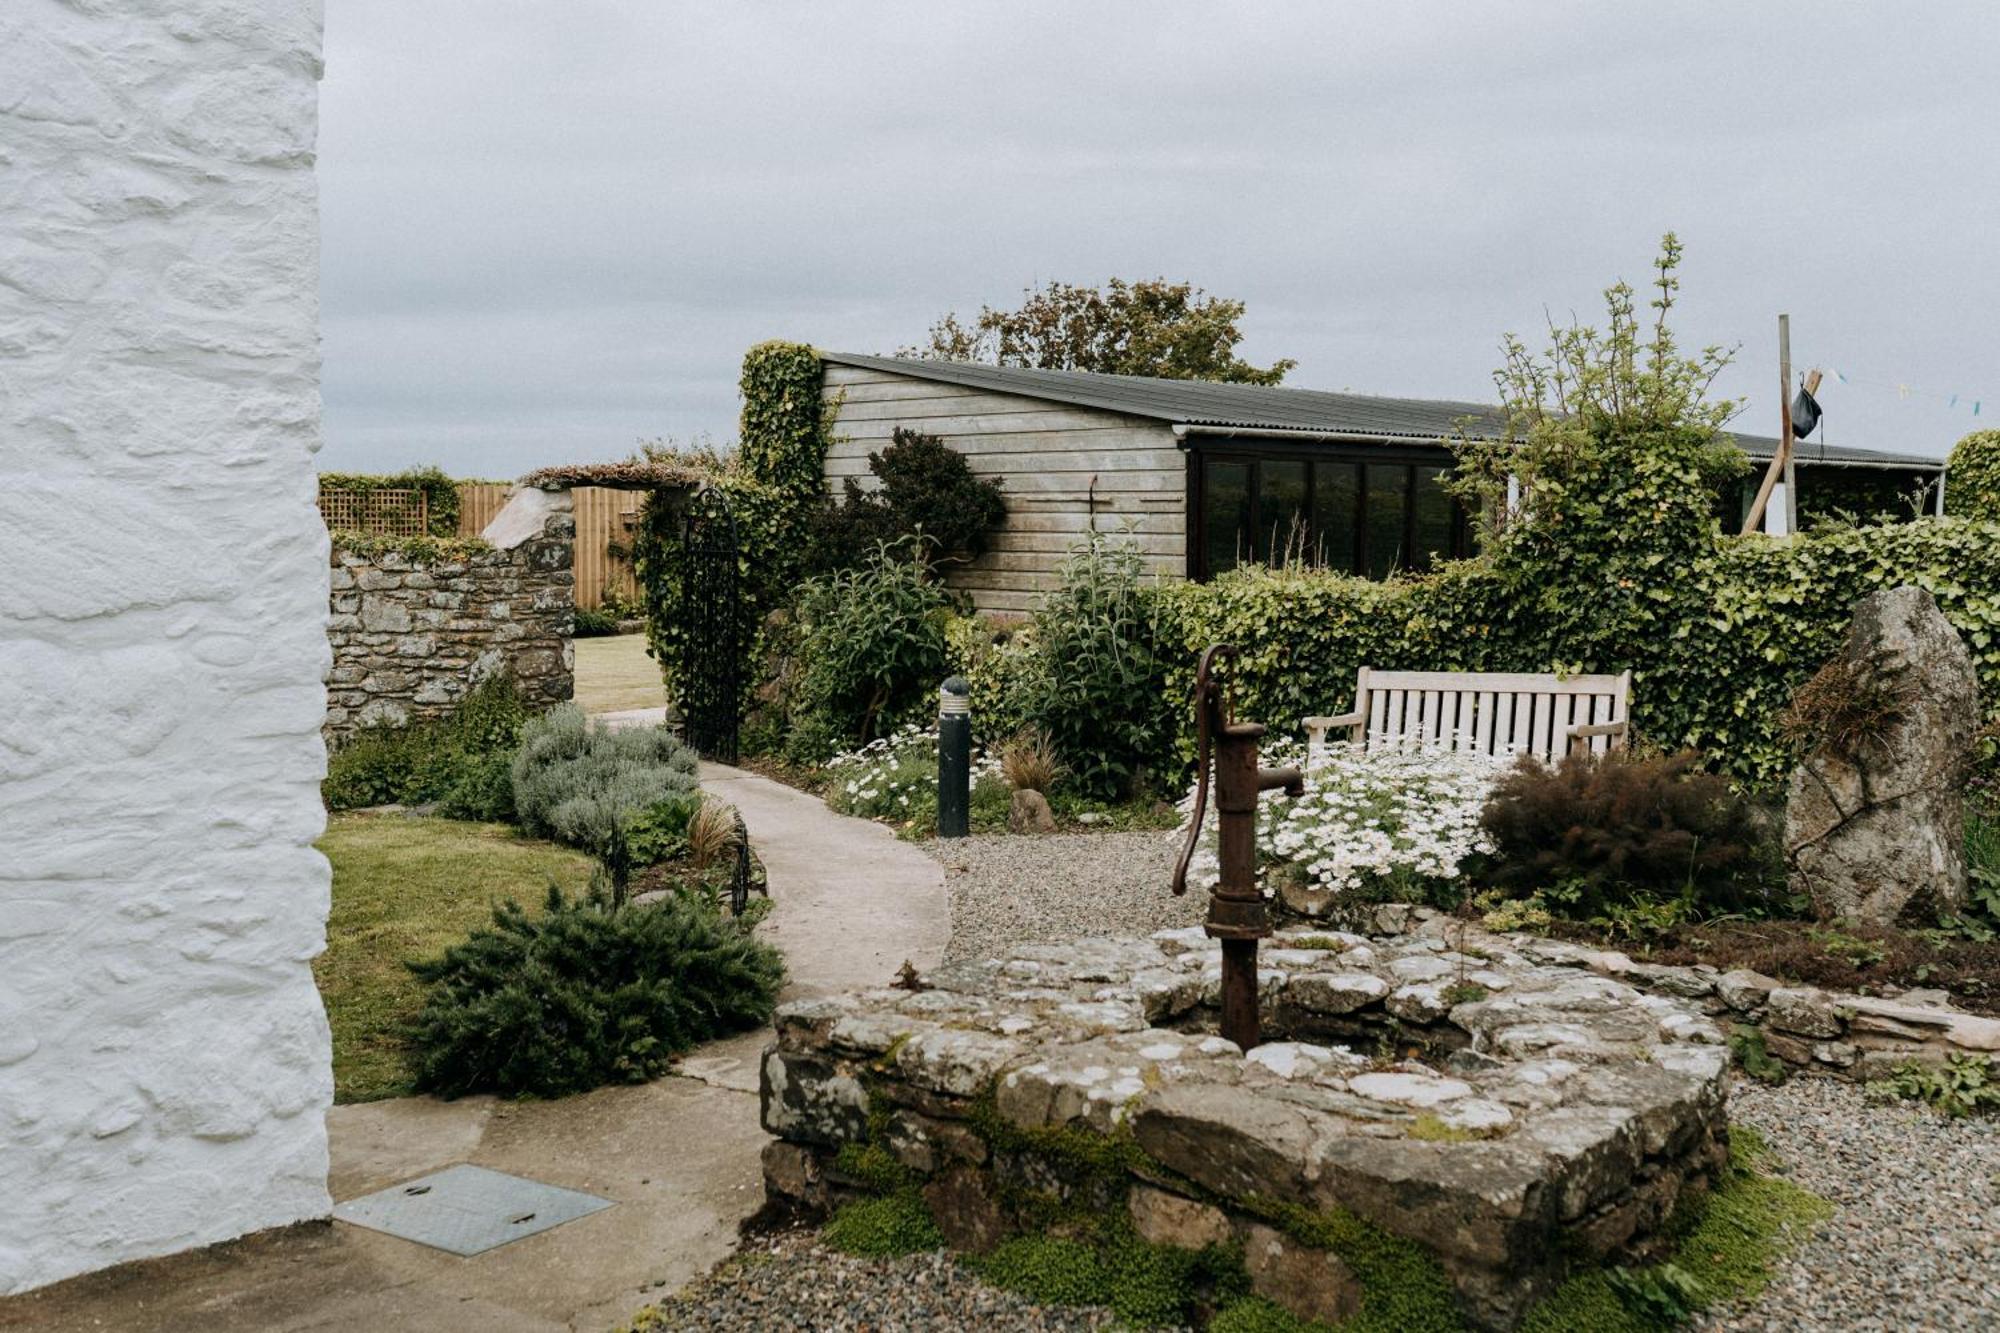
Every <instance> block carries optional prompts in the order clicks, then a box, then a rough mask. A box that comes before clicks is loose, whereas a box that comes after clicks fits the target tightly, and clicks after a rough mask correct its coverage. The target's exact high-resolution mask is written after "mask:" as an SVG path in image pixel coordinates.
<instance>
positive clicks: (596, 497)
mask: <svg viewBox="0 0 2000 1333" xmlns="http://www.w3.org/2000/svg"><path fill="white" fill-rule="evenodd" d="M570 497H571V499H572V500H574V502H575V504H576V604H577V605H578V606H581V607H597V606H602V605H603V604H604V590H605V589H606V588H610V589H611V590H612V591H613V592H615V593H616V594H617V595H618V596H620V597H622V598H624V599H625V600H627V601H637V600H638V598H639V581H638V579H637V578H636V577H634V575H633V572H632V561H631V559H630V557H628V556H614V555H613V554H611V550H610V548H611V547H612V546H613V545H614V544H615V545H617V547H618V548H619V549H620V550H622V551H629V550H631V549H632V537H633V533H634V530H635V529H636V528H637V526H638V522H639V506H640V505H641V504H642V503H644V502H645V499H646V494H645V492H644V491H621V490H613V489H611V488H609V487H605V486H579V487H577V488H576V489H575V490H573V491H571V492H570Z"/></svg>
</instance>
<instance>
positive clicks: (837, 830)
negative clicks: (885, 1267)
mask: <svg viewBox="0 0 2000 1333" xmlns="http://www.w3.org/2000/svg"><path fill="white" fill-rule="evenodd" d="M702 786H703V787H704V788H705V789H707V790H709V791H711V792H713V793H715V794H716V795H717V796H719V797H721V798H722V799H724V800H726V801H728V802H730V803H731V804H732V805H735V806H736V807H737V809H738V810H740V811H741V812H742V814H743V820H744V823H745V824H746V825H747V826H748V827H749V829H750V838H751V842H752V843H753V844H754V845H755V846H756V848H757V853H758V855H759V856H760V857H762V858H763V860H764V865H765V869H766V871H767V872H768V874H769V876H770V885H771V899H772V910H771V915H770V916H769V917H767V918H766V919H765V922H764V925H763V926H762V927H761V928H760V934H762V935H763V936H764V937H765V938H767V939H769V940H770V941H771V942H772V943H774V944H776V945H777V946H778V947H779V948H780V949H782V950H783V951H784V953H785V956H786V962H787V964H788V966H789V968H790V970H791V979H790V981H789V983H788V984H787V986H786V996H787V998H790V997H793V996H801V995H816V994H822V993H825V992H828V991H834V990H843V989H848V988H852V987H857V986H870V985H881V984H883V983H885V982H887V981H889V980H890V979H891V978H892V977H893V976H894V975H895V972H896V970H897V969H898V968H900V967H901V966H902V964H903V961H904V960H905V959H909V960H910V961H912V962H914V963H915V964H916V965H917V966H918V967H919V968H920V969H922V968H929V967H934V966H936V964H937V963H938V961H939V960H940V959H941V958H942V957H943V954H944V947H945V944H946V941H947V939H948V938H949V935H950V930H951V922H950V911H949V900H948V898H947V896H946V891H945V887H944V877H943V871H942V869H941V868H940V867H939V865H938V863H937V862H935V861H933V860H931V858H929V857H927V856H925V855H924V854H923V853H921V852H919V851H917V850H916V849H915V848H913V847H910V846H907V845H905V844H903V843H900V842H898V841H897V840H896V838H895V836H894V835H893V834H891V833H890V832H889V831H888V830H887V829H885V828H883V827H882V826H880V825H878V824H872V823H868V822H865V821H863V820H857V819H849V818H846V817H844V816H840V815H836V814H834V813H833V812H831V811H830V810H828V809H827V808H826V806H825V805H824V804H823V803H822V802H820V801H819V800H818V799H817V798H816V797H812V796H808V795H806V794H804V793H803V792H798V791H794V790H793V789H792V788H789V787H786V786H783V785H782V784H779V783H776V782H772V781H770V780H768V779H765V778H760V777H757V776H755V775H753V774H749V773H745V772H742V771H741V770H738V769H733V768H724V767H721V766H719V765H711V764H704V765H703V766H702ZM768 1040H769V1035H768V1033H766V1032H763V1031H758V1032H751V1033H745V1034H743V1035H742V1036H739V1037H735V1038H731V1039H730V1040H727V1041H721V1042H715V1043H712V1044H711V1045H708V1046H705V1047H702V1048H701V1049H700V1050H698V1051H695V1052H693V1053H691V1054H690V1055H689V1056H688V1057H687V1058H686V1059H684V1060H683V1061H682V1062H681V1063H680V1065H679V1066H678V1071H677V1073H676V1074H675V1075H671V1076H669V1077H667V1078H663V1079H659V1080H657V1081H655V1082H652V1083H648V1084H643V1085H641V1086H638V1087H627V1088H600V1089H598V1090H597V1091H596V1092H591V1093H586V1094H584V1095H582V1096H578V1097H565V1098H562V1099H561V1100H559V1101H552V1102H506V1101H499V1100H497V1099H495V1098H492V1097H467V1098H463V1099H461V1100H459V1101H456V1102H443V1101H438V1100H436V1099H434V1098H429V1097H408V1098H400V1099H397V1100H395V1101H386V1102H372V1103H366V1104H362V1105H357V1106H337V1107H335V1108H333V1110H332V1111H331V1112H330V1113H329V1114H328V1116H327V1129H328V1134H329V1137H330V1138H331V1140H332V1156H333V1167H332V1174H331V1178H330V1184H331V1188H332V1191H333V1197H334V1198H335V1199H337V1200H345V1199H351V1198H354V1197H355V1196H357V1195H361V1194H367V1193H370V1192H371V1191H374V1190H377V1189H381V1188H383V1187H384V1186H387V1185H392V1184H395V1183H397V1182H398V1181H403V1180H408V1179H410V1178H411V1177H413V1176H418V1175H423V1174H425V1173H427V1172H431V1171H435V1170H438V1169H440V1168H442V1167H446V1166H450V1165H453V1164H454V1163H458V1162H473V1163H477V1164H478V1165H481V1166H487V1167H492V1168H493V1169H495V1170H499V1171H511V1172H514V1173H516V1174H518V1175H524V1176H530V1177H533V1178H534V1179H537V1180H542V1181H547V1182H548V1183H550V1184H554V1185H562V1186H566V1187H568V1188H571V1189H580V1190H587V1191H589V1192H591V1193H593V1194H598V1195H602V1196H603V1197H605V1198H609V1199H612V1200H614V1201H615V1202H616V1204H617V1206H616V1207H614V1208H607V1209H605V1210H604V1211H602V1212H599V1213H595V1214H592V1215H591V1216H589V1217H584V1218H580V1219H578V1220H577V1221H574V1222H570V1223H567V1224H565V1225H563V1226H559V1227H556V1228H554V1229H552V1230H549V1231H545V1232H542V1233H540V1234H539V1235H535V1236H530V1237H528V1238H526V1239H524V1240H519V1241H515V1242H514V1243H512V1244H510V1245H503V1246H501V1247H500V1248H499V1249H497V1250H489V1251H487V1252H486V1253H485V1254H482V1255H475V1256H473V1257H471V1258H459V1257H457V1256H454V1255H449V1254H445V1253H443V1252H442V1251H438V1250H431V1249H427V1248H425V1247H424V1246H421V1245H416V1244H412V1243H410V1242H408V1241H401V1240H397V1239H395V1238H393V1237H390V1236H385V1235H381V1234H379V1233H376V1232H372V1231H366V1230H363V1229H362V1228H359V1227H353V1226H348V1225H346V1224H344V1223H333V1224H325V1223H311V1224H307V1225H304V1226H298V1227H290V1228H286V1229H284V1230H282V1231H276V1232H267V1233H264V1234H262V1235H258V1236H254V1237H251V1238H250V1239H248V1240H244V1241H237V1242H232V1243H230V1244H226V1245H218V1246H212V1247H210V1248H209V1249H206V1250H198V1251H195V1252H193V1253H190V1254H184V1255H176V1256H173V1257H171V1258H167V1259H159V1260H153V1261H150V1262H147V1263H140V1264H128V1265H125V1266H123V1267H120V1268H116V1269H112V1270H109V1271H107V1272H104V1273H97V1274H92V1275H90V1276H87V1277H82V1278H77V1279H74V1280H72V1281H70V1282H66V1283H61V1284H59V1285H57V1286H54V1287H49V1288H45V1289H43V1290H42V1291H40V1292H33V1293H30V1294H29V1295H27V1296H19V1297H13V1298H10V1299H4V1300H0V1329H13V1328H36V1329H64V1330H67V1329H108V1328H115V1329H118V1330H120V1331H121V1333H169V1331H170V1330H171V1331H173V1333H179V1330H184V1329H193V1328H199V1329H203V1330H213V1331H214V1333H252V1331H253V1330H255V1331H257V1333H262V1331H263V1330H348V1329H353V1330H363V1329H366V1330H401V1329H423V1330H438V1329H457V1328H479V1329H481V1330H488V1331H491V1333H516V1331H517V1330H518V1331H520V1333H547V1331H549V1330H567V1329H588V1330H602V1329H607V1328H611V1327H614V1326H616V1325H617V1324H619V1323H622V1322H623V1321H625V1320H626V1319H628V1318H629V1317H630V1316H631V1314H632V1313H633V1312H634V1311H635V1310H637V1309H638V1308H639V1307H641V1306H643V1305H647V1304H649V1303H651V1302H653V1301H656V1300H658V1299H660V1298H661V1297H662V1296H664V1295H665V1294H666V1293H668V1292H670V1291H672V1290H673V1289H674V1288H677V1287H679V1286H681V1285H682V1284H683V1283H685V1282H687V1281H689V1280H690V1279H692V1278H694V1277H696V1276H699V1275H700V1274H702V1273H704V1272H706V1271H707V1270H708V1269H709V1268H711V1267H713V1266H714V1265H715V1264H716V1263H717V1262H719V1261H720V1260H722V1259H724V1258H726V1257H727V1256H728V1255H729V1254H730V1252H731V1251H732V1250H734V1249H735V1244H736V1232H737V1227H738V1226H739V1225H740V1224H741V1223H742V1221H743V1220H744V1219H745V1218H747V1217H749V1216H750V1215H751V1214H752V1213H754V1212H756V1210H757V1209H758V1207H759V1206H760V1205H761V1204H762V1203H763V1183H762V1174H761V1170H760V1164H759V1161H758V1156H759V1154H760V1153H761V1152H762V1150H763V1146H764V1144H765V1142H766V1136H765V1134H764V1132H763V1130H762V1129H761V1128H759V1127H758V1123H757V1098H756V1093H757V1065H758V1057H759V1055H760V1053H761V1052H762V1050H763V1048H764V1046H765V1045H766V1044H767V1042H768Z"/></svg>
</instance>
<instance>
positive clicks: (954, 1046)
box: [762, 917, 1728, 1328]
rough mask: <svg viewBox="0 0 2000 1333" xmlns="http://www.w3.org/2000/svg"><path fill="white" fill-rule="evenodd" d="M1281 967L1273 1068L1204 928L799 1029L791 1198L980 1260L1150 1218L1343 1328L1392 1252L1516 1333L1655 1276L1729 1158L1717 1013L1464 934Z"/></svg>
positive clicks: (819, 1014)
mask: <svg viewBox="0 0 2000 1333" xmlns="http://www.w3.org/2000/svg"><path fill="white" fill-rule="evenodd" d="M1469 939H1476V942H1468V941H1469ZM1459 945H1463V946H1465V950H1466V951H1463V952H1462V951H1460V948H1459V947H1456V946H1459ZM1259 962H1260V965H1261V966H1260V974H1259V991H1260V997H1261V1001H1262V1009H1263V1015H1264V1032H1265V1037H1266V1041H1265V1044H1263V1045H1261V1046H1259V1047H1257V1048H1256V1049H1254V1050H1252V1051H1250V1052H1249V1053H1248V1054H1247V1055H1246V1054H1245V1053H1244V1052H1242V1051H1241V1050H1239V1049H1238V1048H1237V1047H1236V1046H1235V1045H1234V1044H1233V1043H1230V1042H1228V1041H1225V1040H1223V1039H1222V1038H1221V1037H1218V1036H1215V1035H1214V1027H1215V1017H1216V1013H1215V1006H1216V1005H1217V1003H1218V1001H1219V989H1220V981H1221V950H1220V948H1219V946H1218V945H1217V944H1216V943H1215V942H1214V941H1212V940H1209V939H1207V938H1206V937H1205V936H1204V935H1203V933H1202V931H1201V930H1200V929H1199V928H1194V929H1188V930H1175V931H1164V932H1161V933H1160V934H1158V935H1155V936H1153V937H1152V938H1150V939H1129V938H1127V939H1090V940H1080V941H1077V942H1075V943H1073V944H1063V945H1030V946H1023V947H1021V948H1019V949H1017V950H1015V951H1014V952H1013V953H1012V954H1011V955H1010V956H1009V957H1006V958H1002V959H995V960H992V961H987V962H980V963H972V964H961V965H955V966H951V967H947V968H943V969H940V970H939V971H938V972H937V973H936V974H935V975H933V976H931V977H928V978H926V980H927V982H928V983H929V986H928V988H927V989H922V990H908V989H893V988H891V989H882V990H874V991H867V992H861V993H858V994H850V995H842V996H835V997H831V998H825V999H815V1000H805V1001H800V1002H797V1003H793V1004H788V1005H785V1006H783V1007H782V1008H781V1009H780V1010H779V1012H778V1016H777V1030H778V1040H777V1042H776V1043H775V1044H774V1045H773V1046H771V1047H770V1048H769V1050H767V1051H766V1053H765V1057H764V1066H763V1097H762V1102H763V1117H764V1126H765V1128H766V1129H768V1130H769V1131H770V1132H771V1133H772V1134H774V1135H776V1136H777V1137H778V1140H779V1141H778V1142H777V1143H774V1144H772V1145H770V1147H769V1148H768V1149H767V1151H766V1155H765V1168H766V1169H765V1176H766V1185H767V1190H768V1192H769V1193H770V1195H771V1196H772V1199H773V1202H774V1203H778V1204H781V1205H782V1206H785V1207H788V1208H794V1209H798V1208H803V1209H806V1210H815V1211H816V1210H823V1209H826V1208H828V1207H830V1206H833V1205H836V1204H838V1203H840V1202H842V1201H843V1200H844V1199H846V1198H848V1197H851V1196H854V1195H858V1194H865V1193H869V1192H880V1191H883V1190H909V1189H914V1190H918V1191H920V1192H921V1194H922V1197H923V1198H924V1200H925V1202H926V1204H927V1206H928V1207H929V1209H930V1211H931V1212H932V1214H933V1216H934V1218H935V1220H936V1221H937V1223H938V1225H939V1227H940V1228H941V1229H942V1230H943V1232H944V1233H945V1235H946V1237H947V1238H948V1239H949V1240H950V1241H951V1243H952V1244H954V1245H955V1246H958V1247H960V1248H964V1249H972V1250H983V1249H987V1248H990V1247H991V1246H993V1245H994V1244H996V1243H998V1242H999V1241H1000V1240H1002V1239H1003V1238H1004V1237H1006V1236H1007V1235H1008V1234H1010V1233H1012V1232H1015V1231H1020V1230H1036V1229H1041V1228H1044V1227H1046V1226H1047V1225H1048V1218H1049V1216H1051V1214H1052V1212H1053V1213H1055V1214H1057V1215H1060V1213H1061V1211H1062V1210H1063V1209H1064V1208H1070V1209H1072V1210H1080V1211H1081V1213H1082V1215H1085V1216H1096V1217H1100V1218H1101V1217H1102V1216H1103V1215H1105V1213H1106V1210H1108V1209H1111V1208H1122V1209H1124V1210H1125V1211H1126V1212H1127V1214H1128V1215H1129V1217H1130V1219H1131V1222H1132V1224H1133V1226H1134V1227H1135V1228H1136V1230H1137V1232H1138V1234H1139V1235H1140V1236H1141V1237H1143V1238H1144V1239H1145V1240H1147V1241H1150V1242H1153V1243H1156V1244H1167V1245H1180V1246H1185V1247H1189V1248H1199V1247H1201V1246H1203V1245H1207V1244H1211V1243H1218V1242H1219V1243H1233V1244H1237V1245H1240V1246H1241V1247H1242V1250H1243V1253H1244V1258H1245V1265H1246V1267H1247V1268H1248V1270H1249V1273H1250V1277H1251V1280H1252V1283H1253V1286H1254V1287H1255V1289H1256V1290H1257V1292H1258V1293H1259V1294H1261V1295H1264V1296H1266V1297H1268V1298H1269V1299H1272V1300H1274V1301H1277V1302H1278V1303H1279V1304H1281V1305H1283V1306H1285V1307H1286V1308H1287V1309H1289V1310H1291V1311H1292V1312H1293V1313H1295V1314H1297V1315H1299V1316H1301V1317H1303V1318H1312V1319H1322V1320H1333V1319H1338V1318H1344V1317H1346V1316H1347V1315H1350V1314H1352V1313H1353V1312H1354V1311H1355V1310H1357V1309H1359V1308H1360V1307H1361V1306H1362V1305H1363V1304H1364V1303H1366V1302H1367V1301H1368V1300H1369V1299H1370V1297H1371V1293H1370V1291H1369V1289H1368V1286H1367V1282H1366V1281H1365V1277H1366V1273H1365V1272H1364V1271H1361V1270H1366V1269H1367V1268H1368V1267H1369V1266H1368V1265H1367V1264H1365V1263H1362V1264H1356V1263H1353V1262H1350V1259H1353V1258H1355V1257H1356V1256H1355V1255H1354V1254H1353V1253H1351V1252H1350V1253H1347V1254H1343V1252H1342V1243H1341V1242H1339V1241H1338V1239H1336V1238H1338V1237H1343V1236H1345V1237H1349V1238H1350V1243H1351V1238H1352V1237H1353V1236H1356V1235H1363V1236H1368V1237H1373V1238H1375V1239H1376V1240H1379V1241H1383V1242H1388V1243H1390V1244H1391V1245H1392V1247H1393V1246H1396V1245H1397V1243H1400V1248H1399V1250H1398V1252H1401V1253H1406V1254H1408V1253H1413V1252H1414V1253H1417V1255H1418V1258H1419V1260H1420V1261H1421V1263H1422V1264H1424V1265H1434V1268H1432V1269H1430V1271H1433V1272H1441V1273H1442V1275H1443V1277H1444V1278H1445V1279H1446V1280H1447V1281H1448V1283H1449V1290H1450V1291H1451V1292H1452V1293H1453V1295H1454V1298H1455V1300H1456V1301H1457V1303H1458V1306H1459V1311H1460V1313H1461V1315H1462V1316H1463V1317H1464V1318H1465V1319H1466V1320H1467V1321H1468V1322H1470V1323H1471V1324H1473V1325H1474V1326H1476V1327H1485V1328H1507V1327H1511V1326H1512V1325H1513V1324H1514V1323H1515V1322H1517V1321H1518V1320H1519V1319H1520V1317H1521V1316H1522V1314H1523V1313H1525V1311H1526V1310H1527V1309H1528V1308H1529V1307H1530V1306H1531V1305H1532V1304H1533V1302H1534V1301H1535V1300H1536V1299H1538V1298H1539V1297H1541V1296H1543V1295H1545V1294H1547V1292H1549V1291H1550V1290H1552V1289H1553V1288H1554V1286H1555V1285H1556V1284H1557V1283H1559V1281H1560V1280H1561V1278H1562V1276H1563V1274H1564V1272H1565V1271H1566V1266H1568V1265H1574V1264H1575V1263H1578V1262H1590V1261H1614V1262H1615V1261H1621V1260H1624V1259H1626V1258H1636V1257H1644V1256H1645V1255H1646V1253H1647V1252H1648V1250H1649V1248H1650V1247H1651V1246H1653V1244H1654V1243H1655V1242H1656V1241H1657V1240H1658V1239H1659V1238H1660V1236H1661V1232H1662V1226H1663V1223H1664V1222H1665V1220H1666V1219H1667V1217H1668V1216H1669V1215H1670V1214H1671V1212H1672V1211H1673V1209H1674V1207H1675V1205H1676V1203H1677V1202H1679V1201H1680V1200H1682V1199H1683V1198H1684V1197H1686V1196H1688V1195H1689V1194H1690V1192H1691V1191H1697V1190H1701V1189H1705V1188H1706V1187H1707V1184H1708V1182H1709V1180H1710V1178H1711V1176H1712V1175H1713V1173H1714V1172H1715V1171H1717V1170H1718V1169H1719V1168H1720V1167H1721V1166H1722V1165H1723V1163H1724V1161H1725V1160H1726V1156H1727V1148H1726V1144H1727V1125H1726V1121H1725V1119H1724V1113H1723V1101H1724V1092H1725V1090H1726V1087H1727V1079H1728V1058H1727V1052H1726V1049H1725V1047H1724V1045H1723V1036H1722V1033H1721V1032H1720V1030H1718V1028H1717V1027H1716V1026H1715V1024H1714V1023H1713V1022H1711V1021H1710V1020H1709V1019H1708V1018H1707V1017H1705V1016H1704V1015H1703V1014H1702V1013H1700V1012H1699V1011H1698V1010H1697V1009H1695V1008H1694V1007H1692V1006H1691V1005H1690V1004H1689V1003H1688V1002H1686V1001H1682V1000H1678V999H1674V998H1669V997H1663V996H1658V995H1649V994H1645V993H1642V992H1641V991H1639V990H1637V989H1635V988H1633V987H1632V986H1629V985H1626V984H1625V983H1623V982H1620V981H1617V980H1614V979H1611V978H1608V977H1604V976H1598V975H1593V974H1591V973H1588V972H1584V971H1580V970H1578V969H1577V968H1574V967H1569V966H1559V965H1557V966H1550V965H1543V964H1539V963H1537V962H1535V961H1534V960H1532V959H1531V958H1529V957H1527V956H1526V955H1524V954H1523V953H1520V952H1518V951H1516V950H1515V949H1514V948H1513V947H1512V946H1511V945H1510V944H1509V943H1508V942H1507V941H1505V940H1501V939H1498V938H1497V937H1494V936H1491V935H1487V934H1484V933H1483V932H1477V933H1476V934H1475V936H1473V937H1468V936H1467V935H1465V934H1464V933H1462V931H1461V930H1460V927H1459V925H1458V923H1457V922H1455V921H1453V920H1451V919H1450V918H1442V917H1433V918H1431V919H1429V920H1426V921H1423V922H1422V923H1421V924H1420V925H1419V926H1417V928H1416V929H1414V930H1412V931H1411V932H1409V933H1407V934H1401V935H1395V936H1389V937H1382V938H1367V937H1363V936H1360V935H1355V934H1348V933H1344V932H1338V931H1325V930H1289V931H1284V932H1281V933H1280V934H1279V935H1278V936H1276V937H1275V938H1273V939H1271V940H1269V941H1266V943H1265V947H1264V948H1263V949H1262V950H1261V953H1260V959H1259ZM1411 1247H1414V1251H1412V1248H1411ZM1377 1296H1378V1298H1379V1293H1377Z"/></svg>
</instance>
